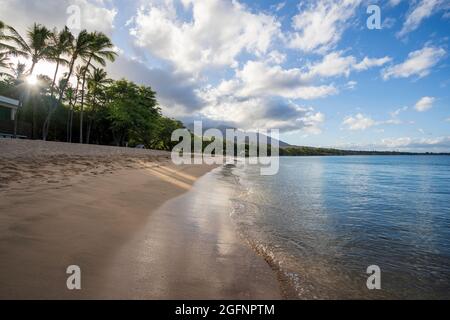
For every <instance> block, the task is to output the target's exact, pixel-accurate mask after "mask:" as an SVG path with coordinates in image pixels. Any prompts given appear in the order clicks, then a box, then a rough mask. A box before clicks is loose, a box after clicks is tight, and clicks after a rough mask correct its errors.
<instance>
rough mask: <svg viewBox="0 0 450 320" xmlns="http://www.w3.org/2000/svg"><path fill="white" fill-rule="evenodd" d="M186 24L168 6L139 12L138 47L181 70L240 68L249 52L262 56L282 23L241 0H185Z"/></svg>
mask: <svg viewBox="0 0 450 320" xmlns="http://www.w3.org/2000/svg"><path fill="white" fill-rule="evenodd" d="M182 3H183V5H184V9H185V10H186V11H185V12H183V14H184V15H186V14H188V13H189V12H190V10H192V19H191V20H188V21H186V18H183V17H182V14H180V13H177V11H176V10H175V9H173V7H174V5H173V1H172V0H167V1H165V5H159V6H158V5H156V4H153V3H152V4H148V5H147V6H143V7H141V8H140V9H139V11H138V13H137V16H136V17H135V19H134V24H135V25H134V28H132V30H131V33H132V35H133V36H134V38H135V43H136V44H137V45H138V46H139V47H142V48H145V49H147V50H148V52H150V53H151V54H153V55H154V56H156V57H158V58H160V59H164V60H168V61H170V62H171V63H173V64H174V65H175V66H176V68H177V69H178V70H184V71H189V72H199V71H201V70H202V69H204V68H206V67H237V66H238V61H237V60H236V58H237V56H238V55H239V54H240V53H242V52H248V53H250V54H253V55H255V56H262V55H264V54H266V53H267V52H268V51H269V48H270V46H271V44H272V42H273V40H274V38H276V37H278V36H280V34H281V33H280V24H279V22H278V21H277V20H276V19H275V18H274V17H273V16H270V15H267V14H264V13H252V12H250V11H249V10H247V8H246V7H245V6H244V5H242V4H240V3H239V2H237V1H221V0H195V1H194V0H183V1H182Z"/></svg>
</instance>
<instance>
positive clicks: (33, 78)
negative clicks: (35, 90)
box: [27, 75, 38, 86]
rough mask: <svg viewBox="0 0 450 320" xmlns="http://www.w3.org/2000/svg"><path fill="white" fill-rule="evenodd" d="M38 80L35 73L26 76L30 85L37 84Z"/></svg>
mask: <svg viewBox="0 0 450 320" xmlns="http://www.w3.org/2000/svg"><path fill="white" fill-rule="evenodd" d="M37 82H38V80H37V77H36V76H35V75H30V76H28V77H27V83H28V84H29V85H30V86H35V85H36V84H37Z"/></svg>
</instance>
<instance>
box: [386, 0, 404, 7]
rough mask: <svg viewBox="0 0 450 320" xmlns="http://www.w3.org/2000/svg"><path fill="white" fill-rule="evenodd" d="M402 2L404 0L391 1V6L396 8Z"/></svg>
mask: <svg viewBox="0 0 450 320" xmlns="http://www.w3.org/2000/svg"><path fill="white" fill-rule="evenodd" d="M400 2H402V0H389V5H390V6H391V7H396V6H398V5H399V4H400Z"/></svg>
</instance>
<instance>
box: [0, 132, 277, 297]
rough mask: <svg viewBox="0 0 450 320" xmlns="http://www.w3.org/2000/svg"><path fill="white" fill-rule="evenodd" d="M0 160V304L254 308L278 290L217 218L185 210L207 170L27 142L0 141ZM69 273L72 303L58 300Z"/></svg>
mask: <svg viewBox="0 0 450 320" xmlns="http://www.w3.org/2000/svg"><path fill="white" fill-rule="evenodd" d="M15 144H17V145H15ZM61 147H63V148H61ZM100 149H101V150H100ZM118 149H120V150H118ZM0 150H2V155H0V163H1V164H0V166H1V168H2V170H1V172H2V173H1V174H2V176H1V177H2V182H1V183H0V184H1V185H2V186H3V187H2V188H0V230H1V232H0V234H1V241H0V299H170V298H172V299H174V298H178V299H188V300H189V299H194V298H197V299H198V298H203V299H224V298H229V299H260V298H265V297H268V296H267V294H266V293H265V291H266V290H267V289H268V288H271V289H272V291H276V290H278V283H277V281H276V276H275V274H274V273H273V271H272V270H271V269H270V267H269V266H268V265H267V263H266V262H265V261H264V259H263V258H262V257H260V256H258V255H257V253H255V252H253V250H252V249H251V248H248V247H247V245H246V244H245V243H244V242H243V241H242V240H241V239H239V238H238V236H237V233H236V231H235V230H233V226H232V225H231V218H230V217H229V216H228V215H227V214H224V213H223V212H222V214H219V215H209V216H208V215H207V214H206V215H205V212H204V213H203V214H201V213H199V212H196V211H192V210H188V209H187V208H186V203H187V202H186V200H187V199H189V198H191V203H192V194H196V193H198V191H194V189H198V188H196V187H195V186H196V185H197V184H202V183H203V182H202V181H203V180H208V179H209V178H208V177H209V176H210V175H211V174H212V173H211V170H212V169H214V168H215V167H214V166H207V165H200V166H199V165H185V166H181V167H176V166H174V165H173V164H172V163H171V162H170V154H169V153H166V152H159V151H150V150H134V149H131V150H130V149H124V148H109V147H101V148H96V146H83V145H68V144H61V143H44V142H35V141H19V142H12V141H8V140H6V141H2V140H0ZM6 150H7V152H4V151H6ZM14 150H15V151H16V153H14ZM5 154H8V155H7V156H5ZM23 172H25V173H26V174H20V175H19V177H15V174H17V173H23ZM5 177H6V178H8V180H6V178H5ZM11 177H12V178H11ZM189 191H191V192H189ZM222 200H223V199H222ZM183 201H185V202H183ZM194 202H195V201H194ZM168 217H170V219H167V218H168ZM187 220H189V222H190V224H189V223H186V221H187ZM194 225H196V226H197V228H193V226H194ZM199 226H201V227H199ZM218 230H220V232H219V233H217V234H216V231H218ZM169 234H170V235H171V236H170V237H169V236H168V235H169ZM149 235H150V236H152V237H150V238H148V236H149ZM156 235H159V236H156ZM146 237H147V238H146ZM186 239H189V240H190V241H186ZM199 239H201V241H199ZM194 243H195V245H193V244H194ZM186 244H190V245H191V246H190V248H191V252H190V253H188V252H187V251H186ZM149 245H150V248H152V250H153V251H152V252H153V253H152V254H151V255H150V257H147V258H148V259H147V260H145V259H144V260H142V257H143V256H144V255H143V254H142V253H145V252H146V250H147V249H148V246H149ZM130 249H131V250H130ZM155 250H156V251H155ZM133 252H134V253H135V254H134V255H133V254H132V253H133ZM124 253H125V254H124ZM130 254H131V255H130ZM151 257H153V258H151ZM155 257H160V259H155ZM163 258H164V259H163ZM243 259H244V260H243ZM173 261H177V263H176V264H173ZM243 261H244V262H243ZM198 262H202V263H200V264H199V265H197V263H198ZM69 265H79V266H80V268H81V271H82V290H80V291H69V290H67V288H66V280H67V277H68V275H67V274H66V272H65V271H66V268H67V266H69ZM206 266H208V267H209V269H205V267H206ZM147 267H148V268H147ZM155 270H159V271H158V272H156V273H155ZM186 270H190V271H189V273H186V274H184V275H183V274H182V272H183V271H186ZM255 270H256V271H258V270H259V271H258V272H255ZM137 271H139V272H137ZM249 273H252V274H249ZM253 274H254V275H258V277H257V278H255V277H254V275H253ZM136 275H141V276H140V277H136ZM161 279H166V280H165V281H161ZM206 279H208V280H206ZM180 280H181V281H184V284H180ZM253 281H254V283H253ZM267 281H268V283H269V285H267V284H262V283H267ZM211 282H213V283H215V284H216V285H211ZM174 283H175V284H176V285H175V287H174ZM155 288H158V289H157V290H156V289H155ZM155 290H156V291H155ZM273 297H280V296H278V294H277V293H274V294H272V295H270V298H273ZM268 298H269V297H268ZM280 298H281V297H280Z"/></svg>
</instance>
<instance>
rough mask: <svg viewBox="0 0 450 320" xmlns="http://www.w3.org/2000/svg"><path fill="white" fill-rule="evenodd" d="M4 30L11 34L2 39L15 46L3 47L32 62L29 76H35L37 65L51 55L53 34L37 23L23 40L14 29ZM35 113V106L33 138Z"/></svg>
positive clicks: (33, 134)
mask: <svg viewBox="0 0 450 320" xmlns="http://www.w3.org/2000/svg"><path fill="white" fill-rule="evenodd" d="M3 25H4V24H3ZM4 28H5V29H6V31H8V33H9V34H7V35H4V34H3V35H2V36H1V38H2V39H3V40H6V41H8V42H11V43H13V45H5V44H3V45H2V47H4V48H7V50H8V53H10V54H13V55H16V56H20V57H24V58H26V59H29V60H31V68H30V70H29V72H28V75H30V76H31V75H33V71H34V67H35V66H36V64H37V63H38V62H39V61H41V60H44V59H46V58H47V56H48V54H49V48H50V47H49V46H48V43H47V41H48V39H49V37H50V35H51V32H50V31H49V30H48V29H47V28H46V27H44V26H43V25H40V24H37V23H35V24H34V25H33V26H32V27H31V28H30V29H28V31H27V36H26V38H23V37H22V36H21V35H20V34H19V32H17V30H16V29H14V28H13V27H11V26H7V25H4ZM21 103H23V101H21ZM35 111H36V110H35V105H34V104H33V122H32V138H34V137H35V131H36V116H35Z"/></svg>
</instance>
